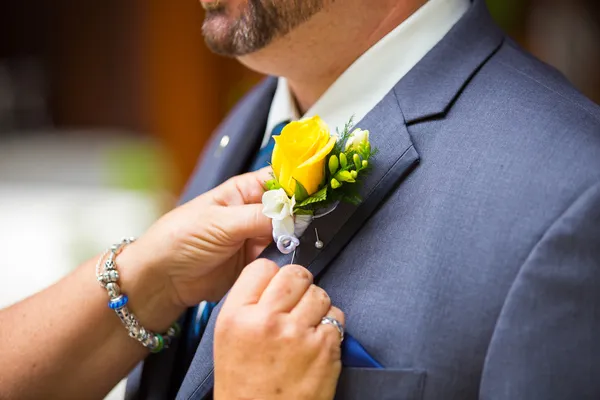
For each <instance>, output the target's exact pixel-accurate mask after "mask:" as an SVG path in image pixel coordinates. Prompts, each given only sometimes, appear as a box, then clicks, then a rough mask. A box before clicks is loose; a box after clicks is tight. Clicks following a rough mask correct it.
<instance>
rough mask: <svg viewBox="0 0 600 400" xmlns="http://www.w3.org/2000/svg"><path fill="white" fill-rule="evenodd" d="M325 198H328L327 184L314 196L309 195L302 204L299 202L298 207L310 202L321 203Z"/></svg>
mask: <svg viewBox="0 0 600 400" xmlns="http://www.w3.org/2000/svg"><path fill="white" fill-rule="evenodd" d="M325 200H327V186H325V187H324V188H322V189H321V190H319V191H318V192H316V193H315V194H313V195H312V196H310V197H308V198H307V199H305V200H304V201H303V202H301V203H300V204H297V205H296V207H304V206H307V205H309V204H314V203H320V202H322V201H325Z"/></svg>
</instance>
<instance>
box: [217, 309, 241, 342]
mask: <svg viewBox="0 0 600 400" xmlns="http://www.w3.org/2000/svg"><path fill="white" fill-rule="evenodd" d="M237 323H238V322H237V319H236V318H235V314H234V313H228V312H221V313H219V316H218V317H217V322H216V323H215V335H217V336H223V335H224V334H226V333H228V332H231V331H233V330H235V329H236V326H237Z"/></svg>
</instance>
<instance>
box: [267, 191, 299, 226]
mask: <svg viewBox="0 0 600 400" xmlns="http://www.w3.org/2000/svg"><path fill="white" fill-rule="evenodd" d="M262 203H263V214H265V215H266V216H267V217H269V218H271V219H274V220H278V221H281V220H283V219H285V218H287V217H291V216H293V215H294V206H295V205H296V198H295V196H292V198H291V199H290V198H289V197H288V195H287V193H286V192H285V190H283V189H277V190H269V191H266V192H265V193H264V194H263V196H262Z"/></svg>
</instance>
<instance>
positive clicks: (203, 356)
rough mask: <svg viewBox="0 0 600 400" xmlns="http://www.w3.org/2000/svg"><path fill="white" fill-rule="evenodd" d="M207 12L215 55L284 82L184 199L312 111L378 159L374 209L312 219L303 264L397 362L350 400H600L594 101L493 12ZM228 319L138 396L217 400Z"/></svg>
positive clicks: (366, 198) (268, 7) (379, 353)
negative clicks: (217, 340) (348, 130)
mask: <svg viewBox="0 0 600 400" xmlns="http://www.w3.org/2000/svg"><path fill="white" fill-rule="evenodd" d="M201 1H202V2H203V4H204V5H205V8H207V9H208V12H207V19H206V21H205V26H204V32H205V37H206V40H207V42H208V44H209V45H210V47H211V48H213V49H214V50H215V51H217V52H220V53H223V54H226V55H230V56H235V57H237V58H238V59H239V60H240V61H241V62H242V63H244V64H246V65H248V66H249V67H250V68H254V69H256V70H258V71H261V72H264V73H266V74H268V75H272V76H279V77H280V78H273V77H271V78H267V79H266V80H265V81H263V82H262V83H261V84H260V85H258V86H257V87H256V88H255V89H254V90H252V91H251V92H250V93H249V94H248V95H247V96H246V97H245V98H244V99H243V100H242V101H241V102H240V104H239V105H238V106H237V107H236V108H235V110H234V111H233V112H232V113H231V115H230V116H229V117H228V118H227V119H226V120H225V121H224V122H223V124H222V125H221V126H220V128H219V129H218V130H217V132H216V134H215V136H214V139H213V141H212V143H211V144H210V145H209V146H208V147H207V149H206V151H205V153H204V155H203V157H202V159H201V162H200V164H199V166H198V169H197V171H196V174H195V175H194V177H193V178H192V179H191V181H190V183H189V186H188V189H187V192H186V194H185V196H184V200H188V199H191V198H193V197H195V196H197V195H199V194H200V193H202V192H205V191H206V190H208V189H210V188H212V187H214V186H216V185H217V184H219V183H220V182H222V181H224V180H225V179H227V178H229V177H231V176H233V175H236V174H239V173H241V172H244V171H246V170H248V169H249V168H251V165H252V164H253V163H254V164H255V165H260V158H261V153H263V155H264V153H268V149H269V145H270V144H269V136H270V134H271V132H272V131H274V130H275V129H276V128H277V126H279V125H280V124H281V123H282V122H285V121H289V120H292V119H296V118H300V117H302V116H311V115H315V114H319V115H321V117H322V118H323V119H324V120H325V121H326V122H328V123H329V124H331V125H332V126H339V125H340V123H343V122H344V121H345V119H347V118H348V117H350V116H351V115H355V120H357V124H356V126H358V127H360V128H362V129H369V130H370V132H371V137H370V138H371V142H372V143H373V146H374V147H377V148H378V149H379V153H378V154H377V155H376V157H375V159H374V160H373V165H374V168H373V171H372V172H371V174H370V175H369V176H368V178H366V180H365V182H364V185H363V187H362V195H363V196H362V197H363V202H362V203H361V204H360V205H359V206H357V207H354V206H347V205H344V206H340V207H338V208H337V209H336V210H335V211H334V212H333V213H331V214H330V215H328V216H326V217H324V218H321V219H318V220H316V221H315V222H314V223H313V224H312V225H311V227H310V228H309V229H308V230H307V231H306V233H305V234H304V235H303V236H302V238H301V244H300V247H299V248H298V251H297V252H296V257H295V260H294V261H295V262H296V263H299V264H301V265H304V266H306V267H308V268H309V269H310V270H311V271H312V272H313V274H314V275H315V277H316V281H317V282H318V283H319V285H320V286H321V287H323V288H324V289H325V290H326V291H327V292H328V293H329V294H330V296H331V298H332V300H333V302H334V303H335V304H336V305H338V306H339V307H340V308H341V309H342V310H343V311H344V312H345V313H346V318H347V331H348V332H349V333H351V334H352V336H353V337H354V338H356V339H357V340H358V341H359V342H360V343H361V344H362V346H363V347H364V348H365V349H366V350H367V351H368V353H369V354H370V355H371V356H372V357H373V358H374V359H375V360H377V361H378V362H379V364H381V365H382V366H383V368H351V367H347V368H344V370H343V372H342V376H341V378H340V382H339V385H338V391H337V397H338V398H340V399H460V400H464V399H476V398H483V399H511V400H519V399H523V400H532V399H597V398H600V109H599V108H598V107H597V106H596V105H594V104H593V103H592V102H591V101H589V100H588V99H586V98H585V97H584V96H582V95H581V94H580V93H578V92H577V91H576V90H575V89H574V88H573V87H571V85H570V84H569V83H568V82H567V81H566V79H565V78H564V77H563V76H561V75H560V74H559V73H558V72H557V71H555V70H554V69H552V68H551V67H548V66H547V65H544V64H543V63H541V62H540V61H538V60H536V59H535V58H533V57H532V56H530V55H529V54H527V53H525V52H524V51H523V50H522V49H520V48H519V47H518V46H517V45H516V44H514V43H513V42H512V41H511V40H510V39H509V38H507V37H506V36H505V34H504V33H503V32H502V31H501V30H500V29H499V28H498V27H497V26H496V25H495V23H494V22H493V21H492V19H491V17H490V15H489V13H488V10H487V8H486V5H485V2H484V1H483V0H472V1H469V0H430V1H428V2H427V1H425V0H345V1H340V0H338V1H333V0H307V1H292V0H285V1H279V2H271V1H268V0H247V1H234V0H224V1H222V2H220V3H214V2H213V3H209V2H207V1H205V0H201ZM238 3H242V4H238ZM261 149H262V151H260V150H261ZM265 149H266V150H265ZM257 154H258V156H257ZM267 158H268V156H267ZM263 161H264V160H263ZM256 163H258V164H256ZM316 232H318V234H319V239H320V240H321V241H322V242H323V244H324V246H322V248H320V247H321V246H318V247H317V246H315V241H316V240H317V238H316V236H315V234H316ZM263 256H264V257H267V258H270V259H272V260H274V261H276V262H277V263H278V264H279V265H284V264H287V263H289V262H290V261H291V257H290V256H284V255H282V254H280V253H279V252H278V251H277V249H276V248H275V247H274V246H273V245H272V246H270V247H269V248H267V250H266V251H265V252H264V254H263ZM219 308H220V305H217V306H216V308H215V310H214V311H213V312H212V315H211V317H210V320H209V321H208V325H207V327H206V330H205V332H204V335H203V337H202V340H201V341H200V343H199V345H195V344H194V345H193V346H192V348H190V347H189V345H188V346H187V347H186V340H187V343H189V337H188V338H184V340H183V341H182V342H181V343H180V348H179V351H177V352H172V353H171V354H164V355H160V356H158V357H155V358H154V359H153V358H150V359H149V360H148V361H147V362H146V364H145V366H144V371H143V373H142V374H141V380H140V379H139V378H140V375H139V374H138V375H137V376H133V377H132V378H131V380H130V387H131V388H132V389H131V390H130V392H129V394H130V396H131V397H132V398H133V397H134V396H135V395H136V394H137V396H138V397H139V398H168V397H172V396H175V395H176V396H177V398H179V399H202V398H205V397H207V396H210V394H211V390H212V386H213V382H214V380H213V379H214V378H213V365H212V339H213V329H214V322H215V318H216V315H217V314H218V310H219ZM193 314H194V312H190V313H189V315H188V321H187V323H188V325H192V326H193V325H194V321H193V320H192V315H193ZM192 343H193V341H192ZM161 357H162V358H161ZM186 358H187V359H188V360H189V367H188V362H187V360H186ZM159 376H160V378H158V377H159Z"/></svg>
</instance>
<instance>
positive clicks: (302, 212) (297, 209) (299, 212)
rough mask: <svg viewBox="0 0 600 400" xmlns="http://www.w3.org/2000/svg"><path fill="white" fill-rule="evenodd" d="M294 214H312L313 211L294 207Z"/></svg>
mask: <svg viewBox="0 0 600 400" xmlns="http://www.w3.org/2000/svg"><path fill="white" fill-rule="evenodd" d="M294 214H296V215H313V214H314V212H313V211H312V210H304V209H302V208H294Z"/></svg>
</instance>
